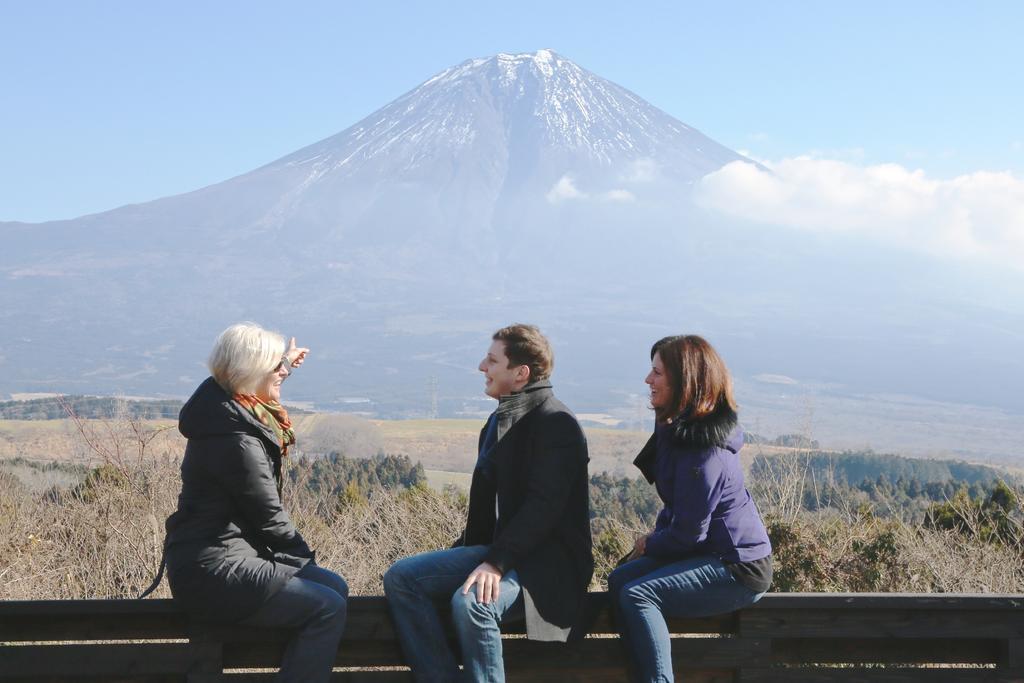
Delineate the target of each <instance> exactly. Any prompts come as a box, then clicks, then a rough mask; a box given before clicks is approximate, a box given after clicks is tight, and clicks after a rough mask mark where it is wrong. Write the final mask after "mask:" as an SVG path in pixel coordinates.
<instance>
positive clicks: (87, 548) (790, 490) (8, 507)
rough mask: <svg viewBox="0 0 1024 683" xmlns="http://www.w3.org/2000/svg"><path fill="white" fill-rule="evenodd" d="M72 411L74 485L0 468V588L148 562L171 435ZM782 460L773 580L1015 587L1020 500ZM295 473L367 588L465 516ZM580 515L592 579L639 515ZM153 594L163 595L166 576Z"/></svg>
mask: <svg viewBox="0 0 1024 683" xmlns="http://www.w3.org/2000/svg"><path fill="white" fill-rule="evenodd" d="M75 424H76V427H77V430H78V433H79V439H80V442H81V443H82V444H83V446H82V448H83V450H84V451H86V452H87V454H88V455H89V458H90V459H91V461H92V462H94V463H97V466H95V467H94V468H93V469H92V470H91V471H90V472H89V475H88V476H87V477H86V479H85V480H84V481H83V482H81V483H80V484H79V485H77V486H75V487H74V488H72V489H67V490H63V491H55V490H50V491H48V492H45V493H43V492H39V491H34V490H32V489H30V488H28V487H26V486H23V485H21V484H20V482H18V481H17V479H16V478H14V477H13V476H12V475H11V474H10V473H7V472H4V471H0V599H60V598H99V597H134V596H135V595H138V593H139V592H141V590H142V589H143V588H144V587H146V586H147V585H148V584H149V581H150V580H151V578H152V577H153V576H154V575H155V573H156V570H157V567H158V564H159V560H160V555H161V548H162V543H163V521H164V520H165V519H166V517H167V515H169V514H170V513H171V512H172V511H173V510H174V508H175V502H176V497H177V494H178V492H179V490H180V486H181V484H180V477H179V467H180V457H181V445H182V442H181V439H180V437H178V435H177V434H175V433H174V432H173V431H169V430H167V429H166V428H164V427H154V426H153V424H154V423H144V422H139V421H132V420H131V419H129V418H126V417H124V416H122V417H120V418H118V419H115V420H109V421H103V420H77V419H76V420H75ZM789 462H790V463H791V466H790V467H788V468H787V469H784V470H782V475H780V476H778V477H775V478H765V479H763V480H760V481H758V480H756V479H754V480H753V481H752V484H753V485H752V493H753V494H754V496H755V498H756V500H757V502H758V506H759V508H760V509H761V510H762V512H763V513H764V516H765V520H766V523H767V526H768V529H769V533H770V535H771V538H772V543H773V546H774V549H775V575H776V581H775V587H774V590H782V591H913V592H1005V593H1016V592H1021V591H1022V589H1024V550H1022V548H1024V542H1022V538H1024V535H1022V534H1021V530H1020V523H1019V520H1020V519H1021V517H1022V515H1021V511H1020V509H1019V505H1020V503H1019V501H1016V502H1015V504H1016V505H1017V509H1015V510H1012V511H1011V513H1012V514H1009V515H1008V519H1009V520H1010V522H1012V523H1011V524H1010V525H1009V526H1008V527H1007V529H1006V530H1004V531H1002V532H1000V534H999V535H998V536H993V535H992V534H991V533H987V532H986V528H987V527H986V524H989V522H990V520H988V519H984V518H982V517H981V515H983V514H985V512H984V510H983V509H982V508H981V507H979V506H978V505H974V506H971V505H967V504H966V503H964V504H963V505H964V507H963V509H962V510H957V518H958V519H962V520H963V523H962V524H960V525H959V526H958V528H956V529H952V530H945V529H932V528H926V527H923V526H917V525H912V524H909V523H907V522H905V521H901V520H899V519H897V518H895V517H894V518H890V519H884V520H883V519H878V518H876V517H874V516H872V515H871V514H868V513H865V512H864V511H863V510H852V509H847V508H843V507H842V506H839V508H838V509H830V510H828V511H827V512H817V513H809V512H806V511H804V510H803V509H802V507H801V504H800V502H801V501H803V500H805V499H806V498H807V496H808V494H810V495H811V496H813V495H814V491H815V490H816V487H817V486H818V485H820V482H815V481H814V480H813V478H811V477H810V475H809V474H808V473H807V471H806V470H807V468H806V467H803V469H802V468H801V458H800V456H799V453H797V454H795V455H793V456H790V458H789ZM804 465H806V462H804ZM287 467H288V468H289V471H291V469H292V468H295V467H297V466H296V465H295V464H293V463H288V464H287ZM752 479H753V478H752ZM305 483H306V482H305V481H304V479H303V475H302V473H301V472H299V476H297V478H296V481H294V482H291V483H289V484H288V485H287V486H286V488H285V506H286V508H287V509H288V510H289V511H290V513H291V515H292V517H293V519H294V520H295V523H296V525H297V526H298V528H299V529H300V531H301V532H302V533H303V535H304V536H305V537H306V539H307V540H308V541H309V544H310V546H311V547H313V548H314V549H316V550H317V551H318V558H317V559H318V562H319V563H320V564H321V565H323V566H325V567H328V568H330V569H333V570H336V571H338V572H340V573H341V574H342V575H343V576H345V578H346V579H347V580H348V582H349V584H350V586H351V588H352V592H353V594H362V595H367V594H380V592H381V576H382V575H383V572H384V571H385V570H386V569H387V568H388V567H389V566H390V565H391V563H392V562H394V561H395V560H397V559H398V558H401V557H405V556H407V555H411V554H414V553H418V552H424V551H428V550H436V549H439V548H446V547H449V546H450V545H451V543H452V542H453V541H454V540H455V539H456V537H457V536H458V535H459V534H460V533H461V531H462V528H463V525H464V523H465V515H466V498H465V495H464V494H461V493H459V492H458V491H456V490H447V491H444V492H437V491H433V490H431V489H428V488H426V487H419V486H417V487H413V488H411V489H408V490H385V489H379V488H377V489H373V490H371V491H370V492H369V493H368V494H367V493H364V492H362V491H360V490H359V488H358V487H354V488H353V489H351V490H350V489H343V490H342V491H341V492H340V493H332V494H328V493H323V492H321V493H319V494H314V493H312V492H310V491H309V490H308V489H307V488H306V486H305ZM954 502H955V501H954ZM592 526H593V533H594V550H595V561H596V569H595V575H594V582H593V584H592V588H593V589H601V588H604V585H605V581H606V579H607V575H608V573H609V572H610V571H611V569H612V568H614V566H615V563H616V562H617V561H618V560H619V559H620V558H621V557H622V556H624V555H625V554H626V553H627V552H628V551H629V550H630V549H631V548H632V547H633V542H634V539H635V538H636V536H637V535H638V534H640V533H645V532H646V531H649V529H648V528H644V527H642V526H641V522H640V521H639V520H625V521H624V520H621V519H609V518H602V519H598V520H595V521H594V523H593V525H592ZM155 595H156V596H158V597H167V596H168V595H169V592H168V589H167V585H166V583H165V584H164V585H163V586H161V587H160V589H159V590H158V591H157V593H156V594H155Z"/></svg>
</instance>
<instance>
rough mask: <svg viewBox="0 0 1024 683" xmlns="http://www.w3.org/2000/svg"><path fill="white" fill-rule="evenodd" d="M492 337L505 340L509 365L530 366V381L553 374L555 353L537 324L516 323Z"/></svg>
mask: <svg viewBox="0 0 1024 683" xmlns="http://www.w3.org/2000/svg"><path fill="white" fill-rule="evenodd" d="M491 339H493V340H495V341H500V342H504V344H505V355H506V356H508V366H509V367H513V366H515V365H525V366H527V367H528V368H530V380H529V381H530V382H536V381H538V380H542V379H547V378H548V377H550V376H551V370H552V369H553V368H554V366H555V355H554V353H552V352H551V344H549V343H548V339H547V337H545V336H544V335H543V334H541V332H540V330H539V329H537V327H536V326H534V325H523V324H522V323H515V324H514V325H509V326H508V327H503V328H501V329H500V330H498V331H497V332H495V333H494V336H492V337H491Z"/></svg>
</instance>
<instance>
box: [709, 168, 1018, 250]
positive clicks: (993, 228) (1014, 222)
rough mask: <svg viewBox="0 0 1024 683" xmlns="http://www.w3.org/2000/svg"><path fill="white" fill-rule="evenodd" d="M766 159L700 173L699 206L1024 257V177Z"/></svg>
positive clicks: (902, 241)
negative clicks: (937, 174) (935, 174)
mask: <svg viewBox="0 0 1024 683" xmlns="http://www.w3.org/2000/svg"><path fill="white" fill-rule="evenodd" d="M765 165H766V166H768V167H769V168H770V171H765V170H761V169H758V168H757V167H756V166H754V165H753V164H750V163H746V162H741V161H737V162H733V163H731V164H728V165H726V166H724V167H723V168H721V169H719V170H718V171H716V172H715V173H712V174H710V175H708V176H706V177H704V178H703V179H702V180H701V181H700V182H699V183H698V185H697V187H696V199H697V201H698V203H700V204H701V205H702V206H704V207H707V208H711V209H714V210H716V211H719V212H721V213H723V214H726V215H729V216H734V217H737V218H743V219H746V220H750V221H754V222H761V223H770V224H774V225H779V226H785V227H792V228H799V229H804V230H811V231H815V232H843V233H856V234H862V235H864V236H867V237H869V238H871V239H874V240H876V241H880V242H886V243H890V244H897V245H899V246H903V247H910V248H916V249H923V250H927V251H930V252H933V253H940V254H945V255H954V256H960V257H989V258H994V259H998V260H1003V261H1009V262H1011V263H1014V264H1015V265H1018V266H1019V265H1020V264H1022V263H1024V180H1022V179H1020V178H1016V177H1014V176H1013V175H1012V174H1010V173H1006V172H1000V173H996V172H989V171H978V172H975V173H971V174H968V175H963V176H959V177H956V178H953V179H950V180H938V179H932V178H928V177H927V176H926V175H925V173H924V171H921V170H909V169H907V168H905V167H903V166H900V165H898V164H882V165H878V166H857V165H854V164H850V163H847V162H844V161H836V160H828V159H812V158H809V157H797V158H792V159H784V160H782V161H780V162H777V163H769V164H765Z"/></svg>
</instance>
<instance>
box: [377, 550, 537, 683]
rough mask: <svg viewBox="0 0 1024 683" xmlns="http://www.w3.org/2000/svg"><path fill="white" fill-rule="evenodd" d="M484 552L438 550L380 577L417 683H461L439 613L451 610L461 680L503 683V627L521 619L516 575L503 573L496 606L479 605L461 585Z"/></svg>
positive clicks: (393, 567) (402, 563)
mask: <svg viewBox="0 0 1024 683" xmlns="http://www.w3.org/2000/svg"><path fill="white" fill-rule="evenodd" d="M487 550H488V548H487V546H483V545H475V546H469V547H463V548H452V549H450V550H438V551H435V552H431V553H422V554H420V555H413V556H412V557H406V558H405V559H402V560H399V561H398V562H395V563H394V564H393V565H391V568H390V569H388V571H387V573H386V574H384V595H385V596H387V599H388V607H389V609H390V610H391V616H392V617H393V619H394V622H395V629H396V630H397V631H398V640H399V642H400V643H401V644H402V653H403V654H404V655H405V661H406V662H407V663H408V664H409V666H410V667H411V668H412V673H413V677H414V678H415V679H416V681H418V682H419V683H427V682H430V683H434V682H437V683H455V681H458V680H460V674H459V666H458V664H457V663H456V661H455V654H454V653H453V652H452V650H451V648H450V647H449V646H448V640H447V638H445V628H444V624H442V623H441V616H440V614H439V612H438V608H439V607H440V606H443V605H444V604H450V605H451V610H452V621H453V623H454V624H455V634H456V636H457V637H458V640H459V646H460V647H461V649H462V664H463V668H464V672H463V675H462V678H463V679H464V680H468V681H488V682H490V681H495V682H498V683H500V682H501V681H504V680H505V665H504V660H502V656H501V630H500V629H499V627H498V625H499V624H500V623H502V622H506V621H513V620H516V619H522V618H523V614H524V612H523V598H522V590H521V588H520V586H519V577H518V576H517V575H516V573H515V571H510V572H507V573H505V575H504V576H502V577H501V583H500V584H499V587H498V594H499V595H498V600H497V601H496V602H492V603H490V604H487V605H485V604H483V603H480V602H477V599H476V586H475V585H474V586H473V590H471V591H470V592H469V593H468V594H467V595H463V594H462V584H463V583H465V581H466V577H468V576H469V574H470V572H472V571H473V570H474V569H476V568H477V566H478V565H479V564H480V563H481V562H483V561H484V556H485V555H486V554H487Z"/></svg>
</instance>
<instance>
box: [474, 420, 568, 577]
mask: <svg viewBox="0 0 1024 683" xmlns="http://www.w3.org/2000/svg"><path fill="white" fill-rule="evenodd" d="M530 457H531V460H530V469H529V474H528V475H527V484H526V494H525V496H524V501H523V504H522V505H521V506H520V508H519V510H518V511H517V512H516V514H515V516H514V517H513V518H512V519H511V520H509V521H508V524H507V525H505V527H504V528H503V529H502V531H501V533H500V534H499V535H498V537H497V538H496V539H494V542H493V543H492V544H491V546H490V550H489V551H488V552H487V555H486V556H485V557H484V561H485V562H490V563H491V564H493V565H494V566H495V567H497V568H498V569H500V570H501V572H502V573H505V572H507V571H509V570H511V569H515V568H516V566H517V565H518V564H519V563H520V562H521V561H522V558H524V557H526V556H528V555H529V554H530V552H531V551H532V550H533V549H534V548H535V547H536V546H537V545H538V544H539V543H540V542H541V541H543V540H544V539H545V538H546V537H547V535H548V534H549V533H550V532H551V530H552V528H554V526H555V524H556V523H557V522H558V521H559V520H560V519H561V517H562V515H563V513H564V511H565V507H566V505H567V503H568V501H569V500H570V498H571V497H572V495H571V494H572V490H573V486H574V485H578V484H577V482H578V480H579V478H580V477H586V471H587V468H586V463H587V460H588V458H587V450H586V439H585V438H584V436H583V432H582V431H581V430H580V427H579V424H578V423H577V422H576V420H575V418H573V417H572V415H570V414H568V413H554V414H552V415H550V416H546V419H545V422H544V424H542V425H540V428H539V429H538V436H537V439H536V442H535V444H534V447H533V452H532V453H531V454H530Z"/></svg>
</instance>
